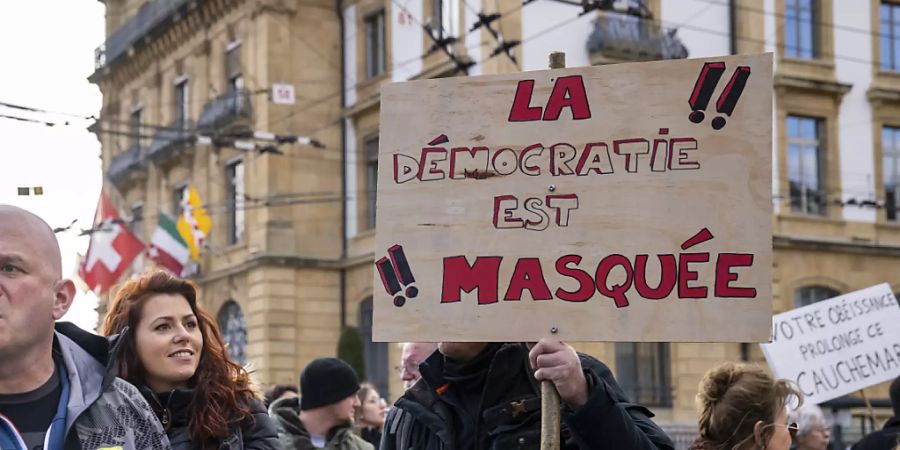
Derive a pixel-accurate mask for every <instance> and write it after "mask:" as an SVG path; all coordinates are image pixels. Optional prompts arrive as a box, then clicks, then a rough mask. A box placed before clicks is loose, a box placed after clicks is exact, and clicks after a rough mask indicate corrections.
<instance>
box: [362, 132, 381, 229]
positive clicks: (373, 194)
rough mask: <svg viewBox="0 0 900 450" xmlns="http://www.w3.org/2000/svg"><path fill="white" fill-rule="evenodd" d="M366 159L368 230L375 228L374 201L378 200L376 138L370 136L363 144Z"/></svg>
mask: <svg viewBox="0 0 900 450" xmlns="http://www.w3.org/2000/svg"><path fill="white" fill-rule="evenodd" d="M363 151H364V152H365V158H366V195H365V197H366V217H367V218H368V219H369V228H370V229H371V228H375V211H376V209H375V201H376V198H378V195H377V192H378V136H372V137H370V138H368V139H366V140H365V142H364V143H363Z"/></svg>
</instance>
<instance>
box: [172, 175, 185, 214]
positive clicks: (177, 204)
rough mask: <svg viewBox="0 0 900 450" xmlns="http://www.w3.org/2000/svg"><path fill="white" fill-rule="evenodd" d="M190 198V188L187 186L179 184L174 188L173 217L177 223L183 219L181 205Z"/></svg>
mask: <svg viewBox="0 0 900 450" xmlns="http://www.w3.org/2000/svg"><path fill="white" fill-rule="evenodd" d="M187 198H188V187H187V185H186V184H179V185H177V186H175V187H174V188H172V217H173V218H174V219H175V222H176V223H177V222H178V218H179V217H181V203H182V202H184V201H185V200H187Z"/></svg>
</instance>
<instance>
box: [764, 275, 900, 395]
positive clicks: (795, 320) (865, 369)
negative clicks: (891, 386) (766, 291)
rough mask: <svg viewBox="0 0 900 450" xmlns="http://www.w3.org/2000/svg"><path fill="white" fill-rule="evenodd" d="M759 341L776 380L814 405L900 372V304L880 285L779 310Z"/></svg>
mask: <svg viewBox="0 0 900 450" xmlns="http://www.w3.org/2000/svg"><path fill="white" fill-rule="evenodd" d="M772 327H773V328H772V343H770V344H762V349H763V352H764V353H765V355H766V360H767V361H768V362H769V367H771V368H772V372H774V373H775V376H776V377H778V378H785V379H788V380H791V381H794V382H796V383H797V385H798V386H799V387H800V390H801V391H803V401H804V402H807V403H811V404H819V403H822V402H824V401H828V400H831V399H833V398H837V397H840V396H842V395H846V394H849V393H851V392H854V391H858V390H860V389H863V388H866V387H869V386H872V385H875V384H878V383H881V382H884V381H888V380H892V379H894V378H896V377H897V376H900V308H898V305H897V299H896V298H895V297H894V294H893V293H891V289H890V286H888V285H887V284H880V285H878V286H872V287H870V288H866V289H863V290H860V291H856V292H851V293H849V294H845V295H841V296H839V297H835V298H832V299H829V300H825V301H821V302H818V303H814V304H812V305H809V306H804V307H802V308H797V309H794V310H791V311H788V312H785V313H781V314H778V315H776V316H775V317H773V318H772Z"/></svg>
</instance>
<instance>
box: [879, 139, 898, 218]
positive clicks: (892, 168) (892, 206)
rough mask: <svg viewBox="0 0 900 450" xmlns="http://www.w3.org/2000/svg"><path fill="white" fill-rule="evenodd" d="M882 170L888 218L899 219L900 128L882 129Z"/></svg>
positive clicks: (885, 209)
mask: <svg viewBox="0 0 900 450" xmlns="http://www.w3.org/2000/svg"><path fill="white" fill-rule="evenodd" d="M881 155H882V170H883V171H884V211H885V214H886V216H887V220H897V211H898V210H900V193H898V192H897V188H898V184H900V128H895V127H884V128H882V129H881Z"/></svg>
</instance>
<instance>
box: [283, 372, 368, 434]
mask: <svg viewBox="0 0 900 450" xmlns="http://www.w3.org/2000/svg"><path fill="white" fill-rule="evenodd" d="M357 391H359V379H358V378H357V377H356V372H354V371H353V368H352V367H350V365H349V364H347V363H345V362H344V361H341V360H340V359H337V358H319V359H316V360H314V361H312V362H311V363H309V365H307V366H306V368H305V369H303V372H302V373H301V374H300V397H299V398H297V397H293V398H282V399H279V400H276V401H275V402H273V403H272V405H271V406H270V407H269V414H270V415H271V416H272V417H274V418H275V420H276V422H277V429H278V439H279V440H280V441H281V445H282V446H283V447H284V450H312V449H316V448H325V449H334V450H337V449H341V450H345V449H346V450H373V447H372V445H371V444H369V443H368V442H366V441H364V440H363V439H362V438H360V437H359V436H357V435H355V434H354V433H353V430H352V427H353V416H354V412H355V411H356V408H358V407H359V398H358V397H357V396H356V393H357Z"/></svg>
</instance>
